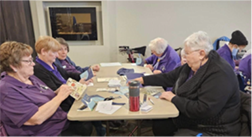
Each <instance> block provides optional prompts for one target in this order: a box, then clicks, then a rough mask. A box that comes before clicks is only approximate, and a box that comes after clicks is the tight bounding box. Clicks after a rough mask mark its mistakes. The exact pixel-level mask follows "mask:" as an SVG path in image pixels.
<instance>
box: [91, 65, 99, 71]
mask: <svg viewBox="0 0 252 137" xmlns="http://www.w3.org/2000/svg"><path fill="white" fill-rule="evenodd" d="M92 69H93V71H99V70H100V67H99V65H95V66H93V67H92Z"/></svg>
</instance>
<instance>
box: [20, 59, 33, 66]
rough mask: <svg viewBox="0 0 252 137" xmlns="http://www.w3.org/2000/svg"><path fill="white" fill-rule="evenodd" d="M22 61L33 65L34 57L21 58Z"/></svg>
mask: <svg viewBox="0 0 252 137" xmlns="http://www.w3.org/2000/svg"><path fill="white" fill-rule="evenodd" d="M21 61H22V62H26V63H29V65H31V64H32V63H33V58H31V59H28V60H24V59H23V60H21Z"/></svg>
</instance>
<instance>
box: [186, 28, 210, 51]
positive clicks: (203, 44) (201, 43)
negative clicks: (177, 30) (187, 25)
mask: <svg viewBox="0 0 252 137" xmlns="http://www.w3.org/2000/svg"><path fill="white" fill-rule="evenodd" d="M184 45H186V46H188V47H190V48H191V49H192V50H199V49H203V50H205V52H206V55H208V53H209V52H210V51H211V50H212V49H213V45H212V43H211V41H210V38H209V36H208V34H207V33H206V32H204V31H198V32H195V33H193V34H192V35H190V36H189V37H187V38H186V39H185V41H184Z"/></svg>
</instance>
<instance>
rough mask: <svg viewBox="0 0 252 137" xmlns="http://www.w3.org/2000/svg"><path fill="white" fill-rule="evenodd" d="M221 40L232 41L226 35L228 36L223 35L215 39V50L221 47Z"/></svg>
mask: <svg viewBox="0 0 252 137" xmlns="http://www.w3.org/2000/svg"><path fill="white" fill-rule="evenodd" d="M220 41H230V39H229V38H228V37H226V36H222V37H220V38H218V39H216V40H215V41H214V43H213V49H214V50H218V49H219V48H220V45H219V42H220Z"/></svg>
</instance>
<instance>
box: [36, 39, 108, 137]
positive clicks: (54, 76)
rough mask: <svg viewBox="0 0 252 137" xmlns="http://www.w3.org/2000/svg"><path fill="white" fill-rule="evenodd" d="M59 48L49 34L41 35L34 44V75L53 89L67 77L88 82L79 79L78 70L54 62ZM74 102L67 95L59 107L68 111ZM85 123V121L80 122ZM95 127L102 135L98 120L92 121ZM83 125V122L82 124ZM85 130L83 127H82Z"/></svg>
mask: <svg viewBox="0 0 252 137" xmlns="http://www.w3.org/2000/svg"><path fill="white" fill-rule="evenodd" d="M60 49H61V45H60V43H59V42H58V41H57V40H55V39H54V38H52V37H50V36H43V37H40V38H39V39H38V41H37V42H36V44H35V50H36V52H37V53H38V57H37V58H36V65H35V67H34V75H35V76H37V77H38V78H39V79H40V80H42V81H43V82H44V83H45V84H46V85H47V86H48V87H50V88H51V89H53V90H56V89H58V88H59V87H60V86H61V85H62V84H65V83H66V80H67V79H68V78H72V79H75V80H77V81H79V82H80V83H82V84H88V83H89V82H90V81H92V79H91V80H89V81H85V80H84V79H80V74H81V73H80V72H72V71H70V72H68V71H66V70H64V69H63V68H62V67H60V66H58V65H57V64H55V63H54V62H55V59H56V58H57V56H58V51H59V50H60ZM73 102H74V99H73V98H72V97H71V96H68V98H66V99H65V100H64V101H63V102H62V103H61V105H60V106H61V108H62V109H63V110H64V111H66V112H68V111H69V110H70V108H71V106H72V104H73ZM82 123H85V122H82ZM92 123H93V125H94V126H95V128H96V131H97V134H98V135H99V136H100V135H104V134H105V129H104V127H103V126H102V125H101V123H100V122H97V121H96V122H92ZM84 125H85V124H84ZM83 130H85V129H83Z"/></svg>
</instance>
